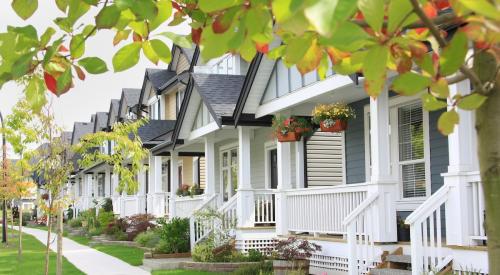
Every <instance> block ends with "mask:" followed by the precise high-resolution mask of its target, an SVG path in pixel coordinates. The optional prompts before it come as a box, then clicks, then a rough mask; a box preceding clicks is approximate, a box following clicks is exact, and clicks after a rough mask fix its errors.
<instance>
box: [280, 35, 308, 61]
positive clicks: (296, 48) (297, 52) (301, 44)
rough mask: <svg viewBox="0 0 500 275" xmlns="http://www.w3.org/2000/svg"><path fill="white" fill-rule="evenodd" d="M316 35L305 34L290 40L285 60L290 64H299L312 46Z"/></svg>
mask: <svg viewBox="0 0 500 275" xmlns="http://www.w3.org/2000/svg"><path fill="white" fill-rule="evenodd" d="M313 39H314V37H313V36H312V35H308V34H305V35H303V36H299V37H296V38H293V39H291V40H290V41H288V47H287V48H286V55H285V61H286V62H287V63H289V64H297V63H298V62H299V61H300V60H301V59H302V58H303V57H304V55H305V54H306V52H307V50H308V49H309V48H310V47H311V45H312V42H313Z"/></svg>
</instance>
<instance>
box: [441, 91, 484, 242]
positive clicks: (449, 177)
mask: <svg viewBox="0 0 500 275" xmlns="http://www.w3.org/2000/svg"><path fill="white" fill-rule="evenodd" d="M469 92H470V84H469V81H462V82H460V83H457V84H454V85H450V97H453V96H454V95H456V94H457V93H460V94H462V95H466V94H469ZM458 114H459V116H460V122H459V123H458V125H457V126H455V129H454V130H453V133H452V134H450V135H449V136H448V152H449V166H448V172H447V173H445V174H443V177H444V184H446V185H448V186H450V191H449V195H448V201H447V202H446V212H445V214H446V242H447V244H449V245H463V246H467V245H472V244H473V243H472V240H471V239H470V235H472V234H471V233H472V232H471V230H470V225H471V224H472V223H473V221H472V220H471V219H470V218H471V216H470V215H469V213H470V211H471V209H472V207H471V199H470V194H471V193H472V190H471V181H476V180H477V179H475V178H474V177H477V176H476V175H477V171H478V170H479V161H478V157H477V142H476V131H475V122H474V112H470V111H464V110H460V109H458Z"/></svg>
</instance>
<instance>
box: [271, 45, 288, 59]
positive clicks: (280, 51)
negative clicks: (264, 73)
mask: <svg viewBox="0 0 500 275" xmlns="http://www.w3.org/2000/svg"><path fill="white" fill-rule="evenodd" d="M285 53H286V45H281V46H278V47H276V48H274V49H272V50H270V51H269V52H268V53H267V57H269V58H271V59H274V60H276V59H278V58H280V57H282V56H283V55H285Z"/></svg>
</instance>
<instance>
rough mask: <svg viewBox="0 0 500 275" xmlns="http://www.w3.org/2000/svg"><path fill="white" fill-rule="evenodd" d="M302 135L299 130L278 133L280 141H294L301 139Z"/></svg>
mask: <svg viewBox="0 0 500 275" xmlns="http://www.w3.org/2000/svg"><path fill="white" fill-rule="evenodd" d="M300 137H301V135H300V134H299V133H297V132H288V133H286V134H282V133H278V141H279V142H293V141H299V140H300Z"/></svg>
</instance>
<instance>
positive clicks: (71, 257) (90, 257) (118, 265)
mask: <svg viewBox="0 0 500 275" xmlns="http://www.w3.org/2000/svg"><path fill="white" fill-rule="evenodd" d="M23 232H24V233H27V234H30V235H33V236H34V237H35V238H37V239H38V240H39V241H41V242H42V243H43V244H45V242H46V241H47V231H45V230H40V229H34V228H27V227H25V228H23ZM52 236H54V237H55V235H52ZM50 249H51V250H53V251H56V250H57V242H56V241H55V240H54V241H53V242H52V243H51V245H50ZM63 255H64V256H65V257H66V259H68V261H70V262H71V263H72V264H74V265H75V266H76V267H77V268H78V269H80V270H81V271H82V272H84V273H85V274H90V275H102V274H106V275H125V274H134V275H149V274H150V273H149V272H148V271H145V270H143V269H141V268H139V267H136V266H132V265H129V264H128V263H126V262H124V261H122V260H119V259H117V258H115V257H113V256H110V255H108V254H105V253H102V252H100V251H97V250H95V249H93V248H90V247H88V246H85V245H81V244H79V243H77V242H75V241H73V240H70V239H68V238H64V239H63Z"/></svg>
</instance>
